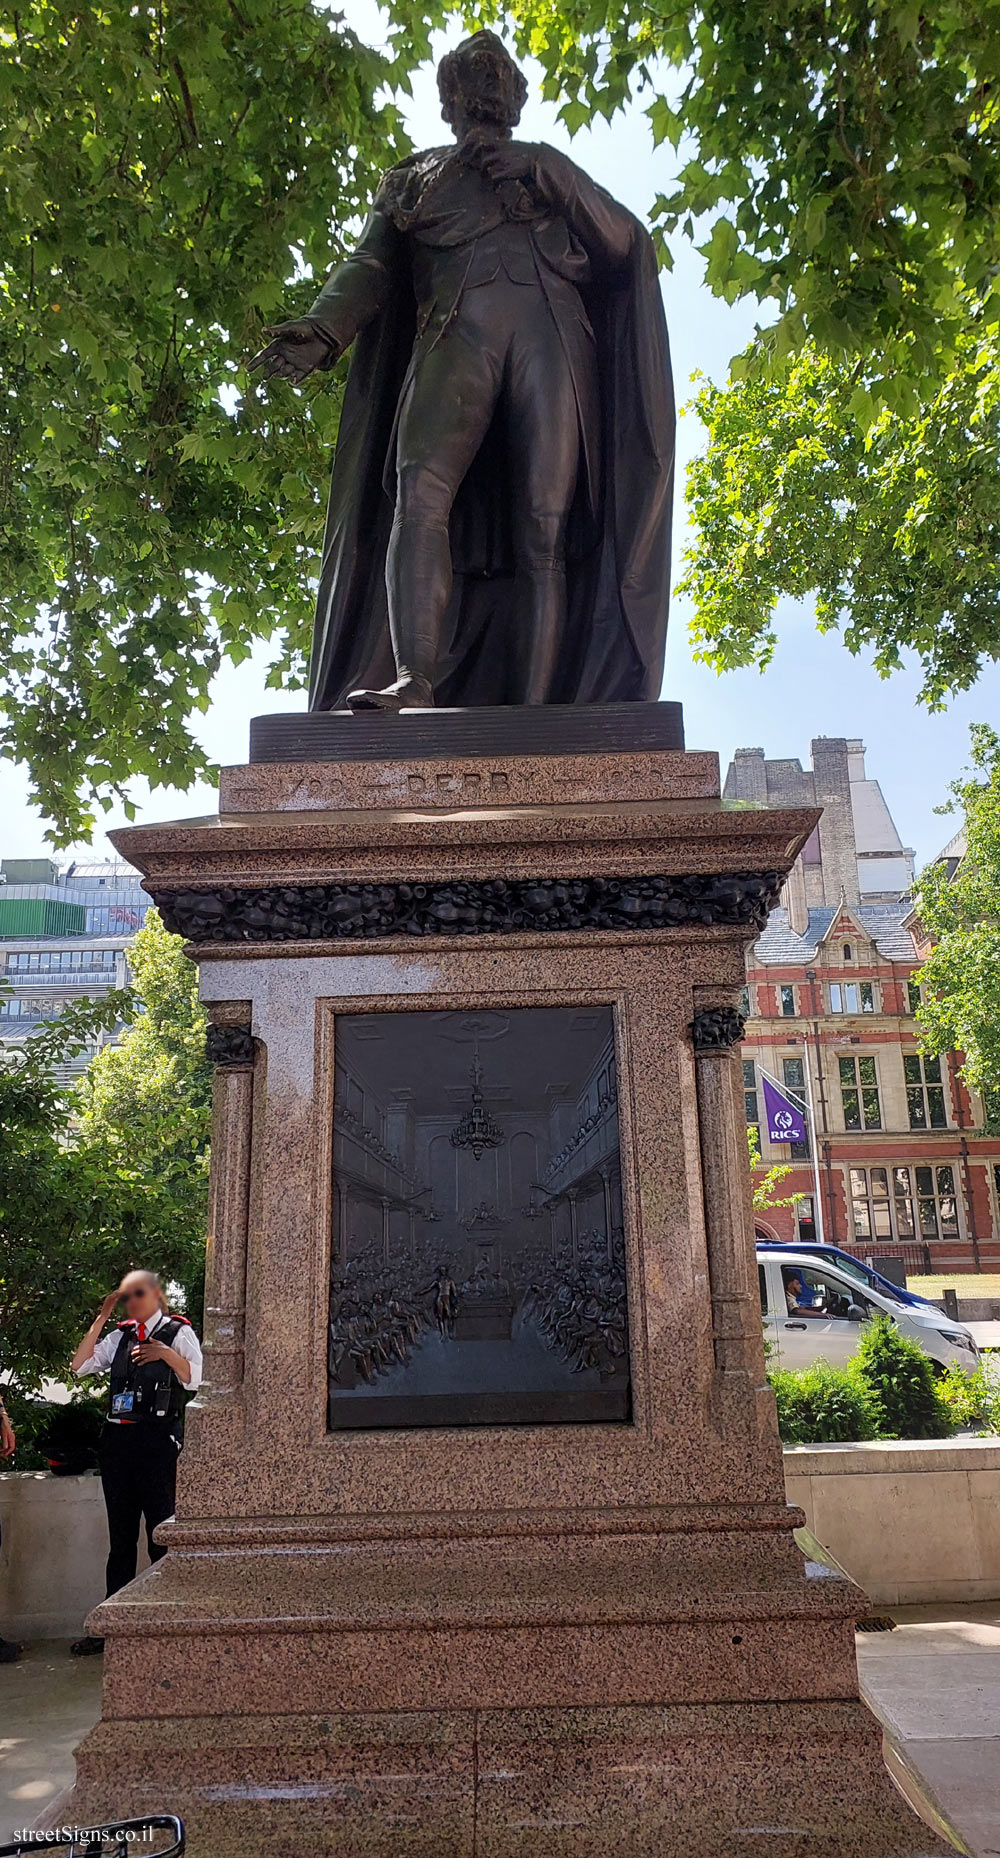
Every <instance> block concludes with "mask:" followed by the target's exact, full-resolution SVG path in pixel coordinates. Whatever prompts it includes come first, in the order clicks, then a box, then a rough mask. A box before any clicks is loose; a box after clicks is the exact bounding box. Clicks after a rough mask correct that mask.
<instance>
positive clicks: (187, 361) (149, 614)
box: [0, 0, 408, 843]
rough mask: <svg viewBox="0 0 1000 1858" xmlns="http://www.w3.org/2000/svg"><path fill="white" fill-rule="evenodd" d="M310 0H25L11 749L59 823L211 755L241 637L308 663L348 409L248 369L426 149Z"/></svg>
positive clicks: (16, 236) (3, 386) (2, 133)
mask: <svg viewBox="0 0 1000 1858" xmlns="http://www.w3.org/2000/svg"><path fill="white" fill-rule="evenodd" d="M397 49H398V57H397V61H396V63H395V64H391V63H390V61H388V60H387V59H384V58H382V57H380V56H378V55H376V54H375V53H373V52H371V51H369V50H368V49H367V48H366V47H365V46H364V45H362V44H361V43H360V42H359V40H358V39H357V38H356V37H355V35H354V34H353V33H351V32H350V31H348V30H347V28H346V27H345V26H344V25H343V23H342V21H341V20H340V19H339V17H338V16H337V15H336V14H333V13H330V12H328V11H326V10H322V9H320V8H319V7H318V6H314V5H313V4H312V0H286V4H284V5H283V6H281V7H280V8H274V7H273V6H270V5H268V4H267V0H161V3H158V4H152V3H149V4H146V3H143V4H140V5H138V6H132V5H126V4H124V0H103V4H100V5H98V4H96V0H83V3H82V4H81V3H80V0H27V3H26V4H23V5H19V6H16V7H15V6H12V5H9V4H4V3H3V0H0V51H2V56H0V201H2V202H4V204H0V656H2V658H3V661H4V664H5V667H6V678H5V684H4V687H3V690H2V693H0V704H2V706H3V714H4V715H5V721H4V722H3V724H2V726H0V754H3V755H6V756H8V757H12V758H18V759H23V760H26V761H27V762H28V763H29V765H30V768H31V771H32V775H33V778H34V785H35V791H36V793H37V795H38V798H39V800H40V803H41V805H42V807H43V809H44V810H45V811H46V812H47V813H49V814H50V815H51V817H52V818H53V820H54V821H55V822H56V834H55V837H56V842H57V843H68V842H69V841H71V840H73V839H76V838H80V837H84V836H86V835H87V833H88V832H89V830H90V829H91V826H92V824H93V805H92V803H93V800H94V799H97V800H98V801H99V802H100V803H101V804H102V805H105V806H106V805H108V804H110V796H111V795H112V794H113V793H116V792H118V793H120V792H121V789H122V787H123V785H124V783H125V782H127V781H128V779H129V778H130V777H131V776H132V775H134V774H142V775H144V776H145V777H146V778H147V779H148V780H149V781H151V782H152V783H153V784H154V785H157V784H174V785H179V786H185V785H187V784H189V783H190V782H191V781H192V780H193V779H194V778H195V777H196V776H197V775H199V774H201V773H204V772H206V771H207V762H206V757H205V755H204V752H203V751H202V750H201V749H200V748H199V747H198V746H197V745H196V743H195V741H194V739H193V737H192V735H191V732H190V728H189V719H190V716H191V713H192V711H195V712H197V711H201V710H204V709H205V708H206V707H207V704H208V687H209V683H210V681H211V678H212V676H213V675H214V673H215V671H216V670H217V668H218V666H219V664H220V663H221V661H222V658H223V657H224V656H230V657H236V658H238V657H239V656H240V655H243V656H245V655H246V653H247V652H248V650H249V648H250V645H251V644H252V642H253V640H254V639H259V638H265V639H266V638H272V637H274V638H275V640H276V648H277V659H278V662H279V663H280V665H281V667H282V673H283V674H284V675H286V676H290V677H291V678H292V679H293V680H294V679H296V678H299V677H301V672H302V665H303V653H304V650H305V648H306V646H307V642H308V633H309V627H310V622H311V608H312V600H311V593H310V585H309V581H310V575H311V574H313V573H314V572H315V564H316V557H317V553H318V548H319V541H320V536H321V530H322V519H323V501H324V485H325V480H326V478H327V476H328V471H329V456H330V451H331V448H332V444H333V439H334V434H335V429H336V420H337V415H338V410H339V394H338V391H337V383H336V380H335V378H334V377H331V376H324V377H323V380H322V381H321V382H320V383H319V384H318V385H316V386H310V387H309V388H308V389H307V390H306V392H305V394H302V393H296V394H293V393H290V392H277V391H271V392H264V393H261V394H259V393H258V392H257V391H256V390H253V389H250V390H248V389H247V385H246V379H245V376H244V375H243V373H242V364H243V362H244V361H245V359H246V358H247V356H248V355H249V354H250V353H251V352H252V351H253V350H254V349H255V348H256V347H257V346H259V342H260V337H261V332H262V327H263V325H264V324H265V323H266V322H267V321H268V319H270V318H274V317H276V316H278V315H280V314H283V313H285V312H287V313H288V314H296V313H298V312H299V311H301V310H302V309H303V308H305V307H306V305H307V304H308V303H309V301H310V300H311V298H312V297H313V295H314V294H315V289H316V280H317V278H319V277H321V276H322V275H324V274H325V272H326V270H327V269H328V268H329V265H330V263H331V262H332V261H333V259H334V258H335V257H336V255H337V252H338V250H339V249H340V248H341V245H342V243H343V242H344V240H345V239H348V238H349V237H350V233H351V230H352V229H353V227H354V226H356V224H357V223H358V221H359V220H360V219H361V218H362V217H363V216H364V213H365V211H366V209H367V205H368V202H369V200H370V198H371V195H372V194H373V192H374V189H375V186H376V184H377V180H378V176H379V173H380V171H381V170H382V169H384V168H385V167H386V166H388V165H389V164H390V163H391V162H392V161H394V160H397V159H399V157H400V156H401V155H402V154H403V153H404V152H405V150H406V147H407V144H406V142H405V138H403V137H402V136H401V133H400V128H399V119H398V114H397V112H396V110H395V108H394V106H393V105H392V104H390V103H385V102H383V101H380V100H379V98H380V94H381V91H382V88H383V87H384V86H385V85H386V83H387V82H390V81H392V80H393V79H394V78H397V77H400V76H405V72H406V69H407V56H408V55H407V50H406V47H405V45H401V46H400V47H399V48H397Z"/></svg>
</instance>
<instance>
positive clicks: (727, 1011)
mask: <svg viewBox="0 0 1000 1858" xmlns="http://www.w3.org/2000/svg"><path fill="white" fill-rule="evenodd" d="M746 1023H747V1022H746V1019H745V1017H744V1015H743V1014H742V1013H741V1012H740V1011H739V1009H738V1007H735V1006H708V1007H704V1008H703V1009H702V1011H701V1012H700V1013H696V1014H695V1016H694V1019H693V1021H692V1023H691V1038H692V1041H693V1044H694V1049H695V1051H696V1052H721V1051H727V1050H728V1049H729V1047H730V1046H732V1045H738V1044H739V1041H740V1040H741V1039H742V1038H744V1037H745V1036H746Z"/></svg>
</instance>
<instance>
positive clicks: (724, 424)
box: [680, 322, 1000, 707]
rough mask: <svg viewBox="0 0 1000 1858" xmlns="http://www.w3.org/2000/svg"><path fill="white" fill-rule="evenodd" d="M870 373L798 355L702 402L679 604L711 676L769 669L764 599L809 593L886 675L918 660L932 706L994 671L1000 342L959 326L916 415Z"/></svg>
mask: <svg viewBox="0 0 1000 1858" xmlns="http://www.w3.org/2000/svg"><path fill="white" fill-rule="evenodd" d="M878 365H879V364H878V363H877V362H875V361H873V362H871V363H870V364H864V365H862V364H860V363H859V364H858V365H857V366H855V368H853V369H851V370H847V369H845V368H844V367H843V366H842V365H841V364H840V363H839V362H838V361H837V360H835V359H834V358H832V357H831V356H830V355H829V354H827V353H824V352H823V351H821V350H820V349H819V348H818V347H816V346H815V345H814V344H809V345H807V347H806V348H805V349H803V350H802V351H801V352H800V353H799V354H798V355H797V356H796V357H795V358H794V359H793V360H790V361H789V363H788V366H787V367H786V368H785V369H784V370H783V371H782V373H781V374H780V375H777V376H773V377H772V378H770V379H763V378H761V375H760V373H759V371H757V372H755V371H754V370H752V369H751V368H749V367H747V368H745V369H740V370H738V371H737V372H738V373H739V376H740V378H738V379H736V380H735V381H734V382H732V383H731V384H730V385H729V386H728V387H725V388H715V387H707V388H705V389H703V391H702V392H701V393H700V394H699V396H698V400H697V406H698V410H699V412H700V413H701V416H702V418H703V420H704V422H705V424H706V426H707V428H708V434H709V444H708V449H707V452H706V454H705V455H704V456H703V457H701V458H698V459H696V460H695V461H694V463H693V464H692V465H691V467H690V471H689V479H688V495H689V500H690V504H691V511H692V516H693V518H694V523H695V527H696V535H695V540H694V542H693V544H692V546H691V548H690V550H689V551H688V555H687V564H688V565H687V574H686V578H685V579H684V580H683V581H682V583H681V587H680V591H681V592H686V593H688V594H690V595H691V597H692V598H693V600H694V604H695V616H694V623H693V635H694V638H695V643H696V648H697V655H698V656H699V657H701V658H703V659H704V660H705V661H706V662H708V663H710V664H713V665H715V666H716V667H717V668H718V669H720V670H723V669H726V668H727V667H729V666H732V665H747V664H760V665H765V664H767V662H768V661H769V659H770V657H771V654H772V652H773V649H774V643H775V635H774V627H773V615H774V610H775V607H776V604H777V602H778V600H779V599H780V598H781V597H782V596H783V595H787V596H791V597H802V596H805V595H808V594H812V595H814V596H815V599H816V612H817V619H818V623H819V625H820V627H821V628H822V629H824V630H825V629H829V628H833V627H837V628H840V629H841V630H842V633H843V639H844V643H845V644H846V645H847V647H848V649H849V650H850V651H852V652H854V653H859V652H861V651H871V652H872V653H873V655H874V662H875V665H876V668H877V669H878V670H879V671H880V672H881V673H882V675H883V676H887V675H888V674H889V673H890V672H891V671H893V670H895V669H897V667H898V666H899V664H900V663H901V661H902V657H903V654H904V652H907V651H912V652H915V653H916V654H917V656H918V657H919V659H920V660H921V662H922V664H923V667H924V690H923V696H924V700H925V701H926V702H927V703H928V704H929V705H931V706H932V707H934V706H940V705H941V704H942V703H943V701H944V699H945V697H946V696H947V694H948V693H949V692H951V691H955V690H964V689H967V688H968V687H969V685H971V684H972V683H974V682H975V679H976V676H977V675H978V671H979V667H980V664H981V663H982V661H983V660H984V659H989V658H996V657H998V656H1000V471H998V438H1000V342H998V341H997V340H996V339H995V338H994V337H993V336H991V335H989V334H988V333H987V332H986V331H984V330H983V329H982V328H981V327H980V326H979V325H978V324H977V323H975V322H970V325H969V327H968V328H967V330H966V331H965V332H964V334H963V335H962V336H961V338H960V339H959V340H958V341H957V344H956V349H955V359H954V366H953V367H952V368H951V369H950V371H949V373H948V374H947V376H946V377H945V379H944V380H943V381H942V383H941V384H940V386H939V387H938V388H937V390H936V391H935V392H933V393H932V394H931V396H930V397H929V399H927V400H921V399H919V398H918V396H917V394H916V390H915V389H914V387H913V384H912V382H911V381H909V380H907V379H906V377H905V376H898V377H893V379H892V380H890V381H888V382H886V381H881V382H878V381H877V380H876V378H875V376H876V375H877V372H878Z"/></svg>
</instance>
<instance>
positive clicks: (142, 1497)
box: [98, 1316, 190, 1594]
mask: <svg viewBox="0 0 1000 1858" xmlns="http://www.w3.org/2000/svg"><path fill="white" fill-rule="evenodd" d="M186 1324H187V1317H186V1316H168V1317H167V1319H166V1321H165V1322H161V1323H158V1324H157V1325H156V1332H155V1334H154V1335H150V1336H149V1338H148V1339H149V1340H150V1341H155V1342H162V1343H164V1344H165V1346H166V1347H168V1348H169V1347H170V1346H171V1345H172V1343H173V1341H174V1337H175V1336H176V1335H177V1332H178V1330H179V1329H180V1328H181V1327H182V1326H184V1325H186ZM188 1326H190V1325H188ZM118 1328H119V1331H120V1334H121V1340H120V1341H119V1344H118V1348H117V1350H116V1353H115V1357H114V1360H113V1362H112V1364H111V1389H110V1402H109V1414H108V1419H107V1421H106V1423H105V1426H104V1430H103V1432H102V1434H101V1442H100V1446H99V1448H98V1457H99V1461H100V1467H101V1482H102V1484H103V1487H104V1501H105V1504H106V1506H107V1512H108V1535H109V1538H110V1545H111V1546H110V1552H109V1554H108V1566H107V1591H108V1593H109V1594H113V1593H117V1592H118V1589H119V1587H125V1586H127V1585H128V1582H129V1581H131V1580H134V1579H135V1571H136V1563H137V1561H138V1555H139V1528H140V1525H141V1522H142V1519H143V1517H145V1521H146V1540H147V1543H148V1545H149V1559H150V1561H159V1559H160V1557H161V1555H165V1554H166V1549H165V1548H163V1547H162V1546H161V1545H160V1544H159V1543H157V1542H154V1541H153V1530H154V1529H155V1528H156V1526H157V1524H158V1523H162V1522H166V1520H167V1518H168V1516H172V1515H173V1513H174V1508H175V1504H176V1492H177V1460H178V1457H179V1456H180V1449H181V1443H182V1440H183V1436H184V1405H185V1401H184V1389H183V1387H182V1384H181V1382H180V1380H179V1379H178V1377H177V1375H176V1374H175V1373H174V1371H173V1369H172V1368H171V1367H170V1366H169V1365H168V1364H167V1363H166V1362H163V1361H150V1362H145V1363H143V1364H141V1365H140V1364H137V1363H135V1362H133V1361H132V1359H131V1352H132V1349H133V1348H134V1347H135V1345H136V1341H137V1340H138V1339H140V1338H139V1336H138V1326H137V1324H136V1323H134V1322H124V1323H119V1325H118ZM142 1339H145V1338H142Z"/></svg>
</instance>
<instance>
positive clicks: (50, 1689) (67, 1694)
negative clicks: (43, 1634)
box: [0, 1639, 104, 1845]
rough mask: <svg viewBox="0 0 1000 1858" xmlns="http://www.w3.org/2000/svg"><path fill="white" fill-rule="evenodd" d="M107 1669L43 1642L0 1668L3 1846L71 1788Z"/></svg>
mask: <svg viewBox="0 0 1000 1858" xmlns="http://www.w3.org/2000/svg"><path fill="white" fill-rule="evenodd" d="M103 1662H104V1661H103V1659H101V1658H71V1657H70V1651H69V1640H68V1639H41V1640H38V1641H37V1642H36V1643H35V1644H34V1645H29V1646H26V1648H25V1650H24V1653H23V1654H22V1656H21V1658H20V1659H19V1660H18V1663H17V1664H5V1665H0V1845H2V1844H5V1843H6V1842H7V1841H9V1840H10V1839H12V1838H13V1836H14V1833H15V1832H20V1831H21V1830H22V1828H24V1827H27V1826H30V1825H33V1823H34V1821H35V1820H36V1819H37V1817H38V1815H39V1813H41V1812H42V1810H43V1809H44V1808H45V1807H46V1806H47V1805H48V1803H49V1801H50V1800H54V1799H55V1796H56V1794H58V1793H61V1792H62V1790H63V1788H64V1787H68V1786H69V1785H70V1783H71V1781H72V1779H73V1772H74V1769H73V1750H74V1749H75V1747H76V1745H77V1743H78V1742H80V1741H82V1739H83V1737H84V1736H85V1735H86V1733H87V1730H88V1729H89V1728H90V1726H91V1723H93V1722H94V1721H96V1719H97V1717H98V1715H99V1714H100V1709H101V1666H102V1664H103Z"/></svg>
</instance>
